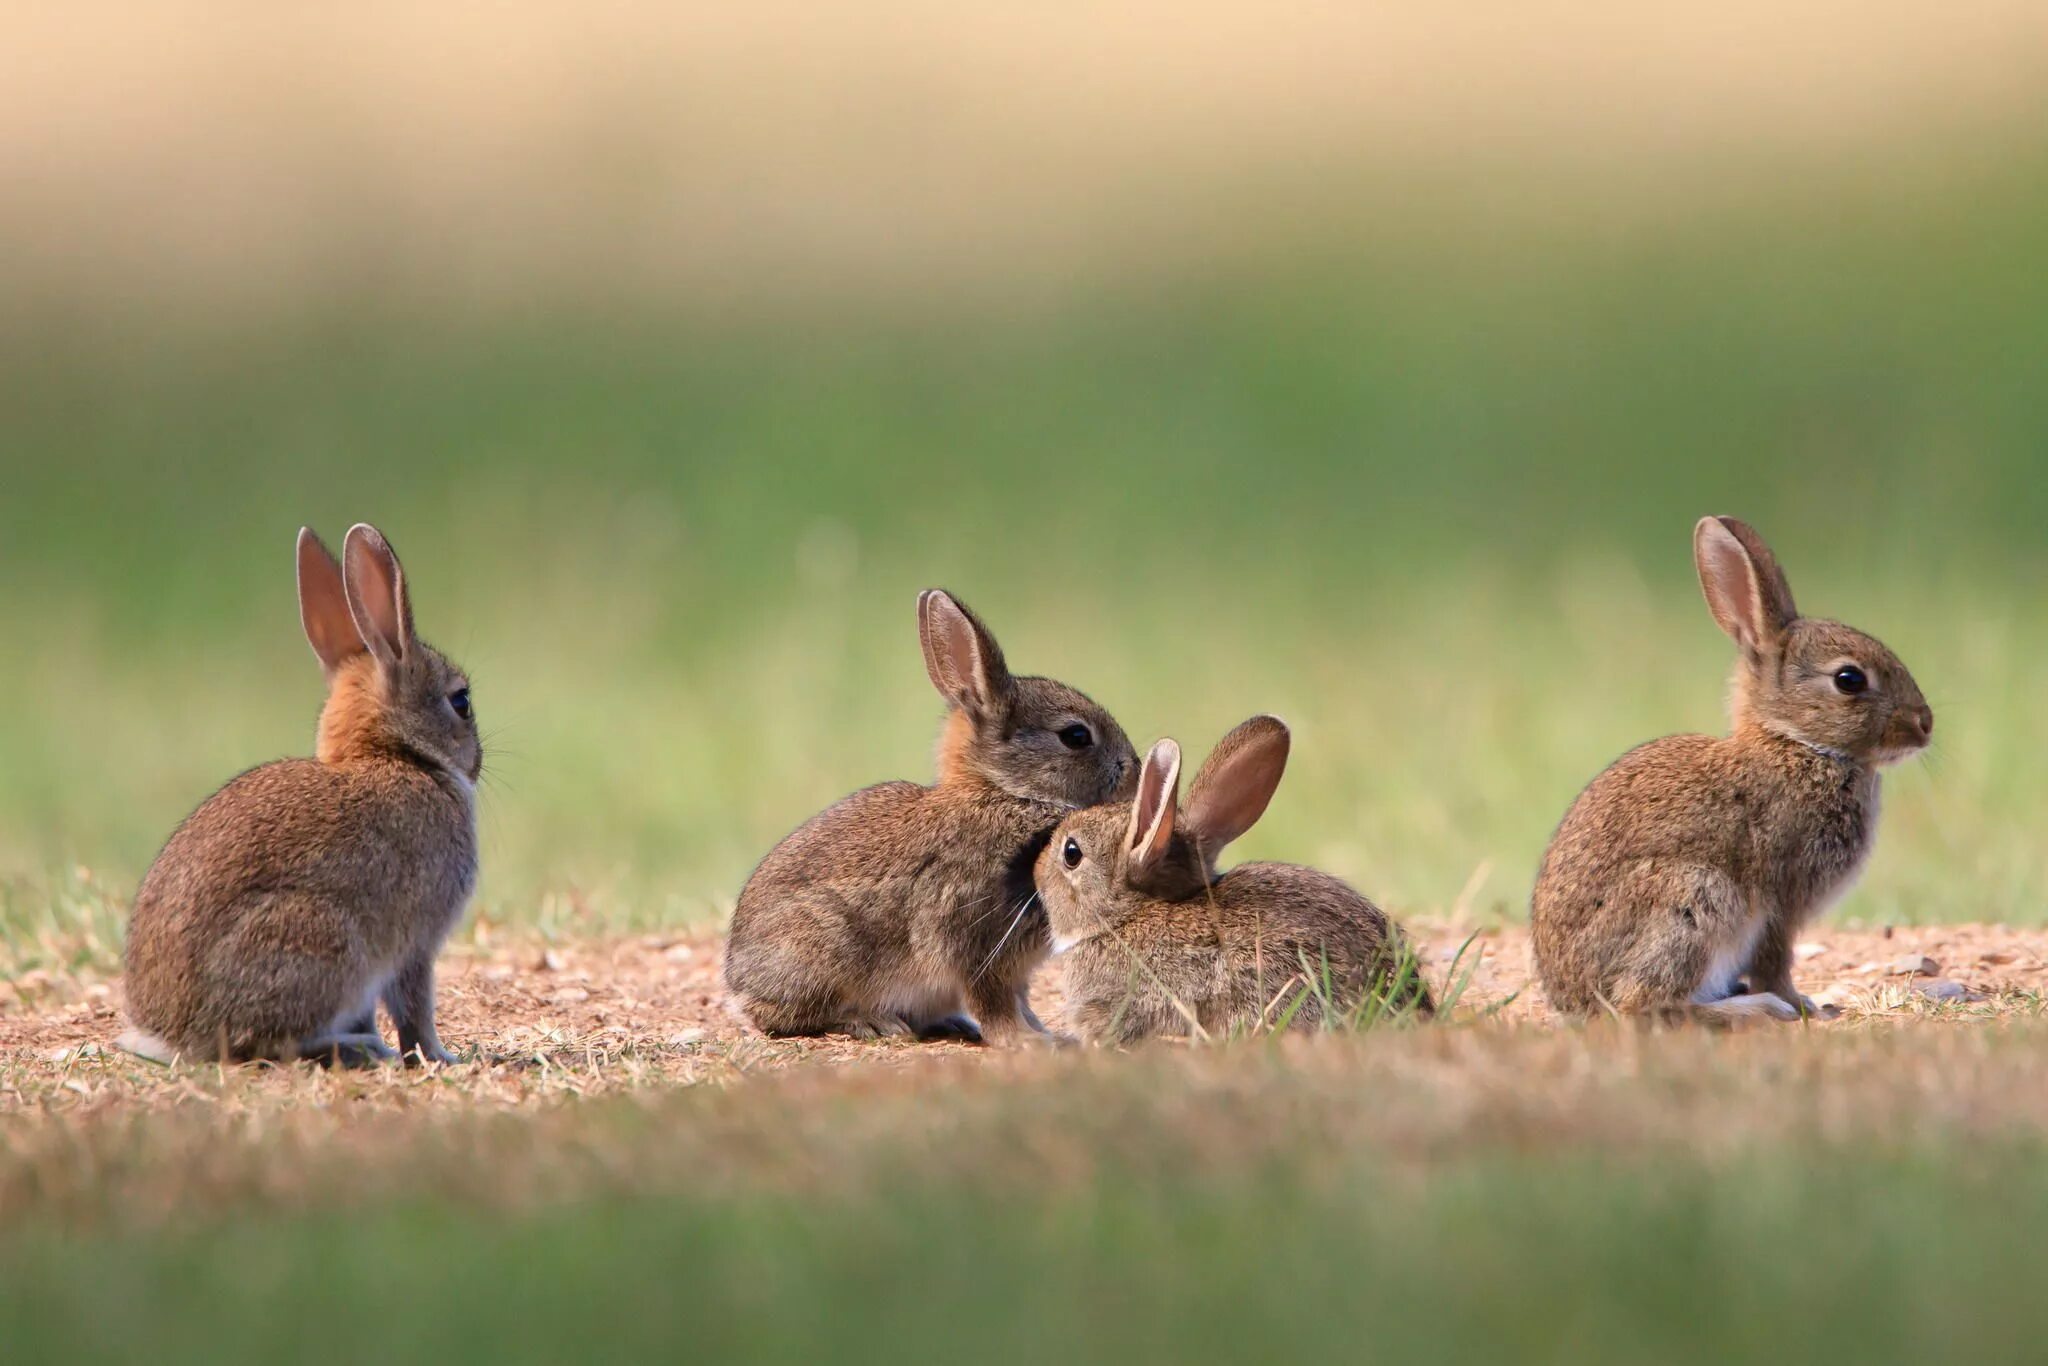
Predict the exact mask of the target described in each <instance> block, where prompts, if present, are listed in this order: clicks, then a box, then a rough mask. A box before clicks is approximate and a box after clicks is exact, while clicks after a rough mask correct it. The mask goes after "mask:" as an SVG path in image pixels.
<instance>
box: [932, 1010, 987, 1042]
mask: <svg viewBox="0 0 2048 1366" xmlns="http://www.w3.org/2000/svg"><path fill="white" fill-rule="evenodd" d="M917 1037H918V1038H920V1039H922V1040H924V1041H925V1042H926V1043H980V1042H981V1026H980V1025H978V1024H976V1023H975V1022H974V1021H973V1019H971V1018H970V1017H968V1016H966V1015H962V1014H959V1013H958V1012H955V1013H954V1014H951V1015H941V1016H940V1017H939V1018H938V1019H936V1020H927V1021H926V1022H925V1023H924V1024H922V1025H919V1026H918V1030H917Z"/></svg>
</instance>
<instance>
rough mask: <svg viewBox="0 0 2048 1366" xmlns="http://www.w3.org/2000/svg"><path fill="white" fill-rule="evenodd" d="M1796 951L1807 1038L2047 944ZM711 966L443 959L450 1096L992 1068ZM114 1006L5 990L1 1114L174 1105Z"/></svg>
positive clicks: (1855, 937) (1890, 1012) (2024, 940)
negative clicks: (740, 1077) (784, 1014)
mask: <svg viewBox="0 0 2048 1366" xmlns="http://www.w3.org/2000/svg"><path fill="white" fill-rule="evenodd" d="M1468 937H1469V938H1470V944H1469V947H1466V948H1465V956H1464V958H1463V959H1462V960H1458V959H1457V955H1458V954H1459V951H1460V949H1461V946H1465V945H1466V941H1467V939H1468ZM1418 938H1419V939H1420V940H1421V942H1422V943H1423V944H1424V945H1425V946H1426V947H1425V953H1426V962H1427V963H1428V970H1429V972H1430V974H1431V975H1432V977H1433V978H1434V979H1435V981H1436V984H1437V985H1438V987H1439V991H1440V993H1441V991H1442V990H1443V989H1444V988H1446V987H1448V986H1449V985H1450V982H1449V978H1450V974H1451V973H1452V971H1453V968H1454V965H1455V967H1456V971H1457V972H1458V974H1459V976H1461V977H1462V976H1464V974H1465V973H1466V971H1467V970H1468V969H1469V970H1470V977H1469V982H1468V984H1467V985H1466V987H1465V989H1464V990H1463V992H1462V993H1461V994H1460V995H1459V997H1458V1000H1457V1004H1456V1010H1455V1012H1454V1018H1462V1019H1466V1020H1473V1019H1476V1018H1482V1017H1483V1020H1484V1024H1485V1027H1486V1028H1490V1029H1499V1028H1503V1027H1508V1028H1516V1029H1520V1030H1523V1031H1526V1030H1529V1029H1532V1028H1534V1029H1546V1028H1555V1027H1557V1023H1558V1022H1557V1021H1556V1020H1555V1018H1554V1017H1553V1016H1552V1014H1551V1012H1550V1011H1549V1009H1548V1007H1547V1006H1546V1005H1545V1004H1544V1003H1543V1000H1542V993H1541V991H1540V989H1538V988H1537V987H1536V986H1535V985H1534V983H1533V981H1532V973H1531V968H1530V963H1529V951H1528V936H1527V932H1526V931H1525V930H1523V929H1521V928H1520V927H1507V928H1499V929H1491V930H1485V931H1480V932H1478V933H1477V934H1472V932H1470V931H1458V930H1453V929H1450V928H1446V927H1435V928H1430V927H1426V926H1425V927H1421V930H1420V933H1419V935H1418ZM1800 954H1801V960H1802V961H1801V963H1800V967H1799V973H1798V977H1799V982H1800V984H1801V986H1802V987H1803V988H1804V989H1805V990H1806V991H1807V992H1808V993H1809V994H1810V995H1812V996H1813V997H1814V998H1815V999H1816V1000H1818V1001H1821V1002H1822V1003H1824V1004H1825V1003H1832V1004H1834V1005H1837V1006H1839V1007H1840V1008H1841V1011H1842V1015H1841V1018H1840V1019H1839V1020H1835V1021H1831V1022H1828V1023H1825V1024H1818V1025H1815V1026H1812V1027H1813V1028H1818V1029H1825V1030H1831V1031H1860V1030H1868V1029H1873V1028H1884V1027H1887V1026H1891V1025H1896V1024H1899V1023H1902V1022H1906V1021H1916V1022H1923V1021H1924V1022H1928V1023H1948V1024H1959V1023H1972V1022H1976V1023H1988V1022H1997V1021H2001V1020H2007V1019H2018V1018H2032V1017H2036V1016H2038V1015H2040V1014H2041V1013H2042V1011H2043V1007H2044V1001H2048V936H2044V935H2042V934H2041V933H2038V932H2027V931H2019V930H2014V929H2009V928H2006V927H2002V926H1996V925H1957V926H1931V927H1923V928H1902V929H1896V930H1865V929H1849V928H1841V927H1834V926H1828V927H1824V928H1823V929H1822V930H1821V932H1819V933H1817V934H1816V935H1815V936H1813V937H1812V938H1811V939H1810V940H1809V941H1807V942H1806V943H1804V944H1803V945H1802V946H1801V949H1800ZM719 968H720V942H719V939H718V937H717V935H716V934H715V933H712V932H710V931H696V932H691V933H684V934H668V935H642V936H634V937H630V938H618V939H610V940H583V941H569V942H558V943H553V944H548V943H544V942H542V941H541V940H539V939H537V938H523V937H522V938H516V939H515V938H506V937H500V938H498V939H496V940H495V941H492V940H486V942H484V943H481V944H472V945H463V946H459V947H455V948H452V949H451V950H450V951H449V952H448V954H447V955H446V956H445V957H444V959H443V976H442V990H441V1033H442V1036H443V1037H444V1038H445V1039H446V1040H448V1041H449V1043H450V1046H451V1047H452V1048H454V1049H456V1050H459V1051H461V1052H463V1053H465V1054H472V1055H475V1056H479V1057H481V1058H483V1059H486V1060H487V1062H485V1063H484V1064H483V1065H481V1066H475V1065H473V1066H471V1067H469V1068H465V1069H463V1070H465V1071H468V1072H470V1073H471V1076H470V1078H469V1081H470V1083H471V1084H469V1085H466V1086H464V1087H462V1088H460V1090H461V1092H462V1093H463V1094H465V1095H475V1094H477V1093H479V1092H481V1093H483V1094H485V1095H487V1096H489V1097H491V1098H494V1099H495V1100H497V1101H498V1102H500V1103H503V1104H509V1105H517V1104H520V1103H522V1102H524V1101H527V1100H530V1099H533V1098H535V1097H538V1096H543V1095H550V1094H561V1093H565V1092H574V1093H577V1094H589V1093H595V1092H605V1091H611V1090H617V1089H636V1088H643V1087H647V1086H651V1085H676V1084H690V1083H694V1082H701V1081H707V1080H720V1079H722V1078H727V1077H730V1076H732V1075H735V1074H736V1073H737V1072H745V1071H754V1070H758V1069H761V1068H764V1067H766V1068H781V1067H784V1066H789V1065H795V1064H822V1065H826V1066H830V1067H835V1068H836V1067H869V1068H873V1067H884V1068H900V1067H904V1066H911V1065H917V1064H920V1063H922V1062H924V1061H927V1060H931V1059H935V1058H942V1057H954V1058H963V1057H983V1058H986V1057H988V1056H990V1052H991V1051H990V1050H983V1049H976V1048H972V1047H967V1046H962V1045H956V1044H917V1043H910V1042H896V1041H889V1042H881V1043H863V1042H856V1041H853V1040H849V1039H838V1038H828V1039H815V1040H771V1039H767V1038H764V1037H762V1036H760V1035H759V1034H758V1033H756V1032H755V1031H754V1030H752V1029H751V1028H750V1027H748V1026H747V1025H746V1024H745V1022H744V1021H743V1020H741V1019H739V1018H737V1017H736V1016H735V1015H734V1014H733V1013H732V1012H731V1010H730V1009H729V1006H728V1003H727V1000H726V997H725V993H724V991H723V988H722V986H721V982H720V973H719ZM119 992H120V988H119V983H118V981H110V980H106V979H104V978H100V977H97V976H96V975H94V974H92V973H90V972H86V973H81V974H79V975H76V976H73V975H66V974H51V973H47V972H40V971H38V972H29V973H26V974H23V975H21V976H20V977H18V978H16V979H14V980H13V981H11V982H10V981H0V1113H5V1112H8V1111H19V1110H22V1109H24V1108H27V1109H36V1108H44V1107H49V1106H53V1105H54V1106H56V1107H59V1108H69V1107H72V1106H78V1105H87V1106H89V1107H92V1108H98V1107H101V1106H106V1105H109V1104H113V1105H120V1104H123V1103H125V1102H127V1101H133V1100H144V1101H148V1100H152V1099H155V1100H162V1099H169V1098H175V1097H177V1096H179V1095H181V1094H184V1090H183V1088H184V1085H185V1082H184V1080H183V1079H182V1078H189V1076H190V1074H191V1072H192V1069H184V1070H183V1073H182V1074H181V1073H179V1072H170V1071H166V1070H165V1069H161V1068H155V1067H151V1066H148V1065H146V1064H141V1063H138V1062H136V1061H135V1060H133V1059H130V1058H127V1057H126V1056H125V1055H121V1054H118V1053H114V1052H112V1051H111V1044H112V1041H113V1039H114V1037H115V1035H116V1034H117V1033H119V1031H120V1028H121V1019H120V994H119ZM1035 996H1036V999H1037V1000H1038V1003H1039V1005H1040V1008H1041V1011H1042V1012H1043V1013H1044V1014H1045V1015H1046V1018H1047V1020H1048V1023H1050V1024H1052V1025H1053V1026H1054V1027H1055V1028H1057V1027H1058V1026H1059V1023H1060V1020H1061V1014H1062V1011H1061V1001H1060V998H1059V983H1058V972H1057V969H1056V967H1048V968H1047V969H1046V970H1044V971H1043V972H1042V973H1041V977H1040V981H1039V984H1038V988H1037V991H1036V992H1035ZM1788 1027H1789V1026H1788ZM204 1070H210V1069H204ZM245 1070H258V1069H245ZM300 1070H302V1071H303V1070H305V1069H303V1068H302V1069H300Z"/></svg>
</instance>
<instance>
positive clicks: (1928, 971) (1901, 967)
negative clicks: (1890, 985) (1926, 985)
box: [1890, 953, 1941, 977]
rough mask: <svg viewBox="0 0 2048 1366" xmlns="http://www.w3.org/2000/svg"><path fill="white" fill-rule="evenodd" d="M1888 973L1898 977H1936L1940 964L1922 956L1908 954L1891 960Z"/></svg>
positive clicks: (1938, 973) (1939, 971)
mask: <svg viewBox="0 0 2048 1366" xmlns="http://www.w3.org/2000/svg"><path fill="white" fill-rule="evenodd" d="M1890 971H1891V972H1892V973H1893V975H1895V976H1900V977H1938V976H1940V975H1941V964H1939V963H1937V962H1935V961H1934V960H1933V959H1932V958H1929V957H1927V956H1925V955H1924V954H1918V953H1909V954H1907V955H1906V956H1905V957H1904V958H1895V959H1893V960H1892V965H1891V969H1890Z"/></svg>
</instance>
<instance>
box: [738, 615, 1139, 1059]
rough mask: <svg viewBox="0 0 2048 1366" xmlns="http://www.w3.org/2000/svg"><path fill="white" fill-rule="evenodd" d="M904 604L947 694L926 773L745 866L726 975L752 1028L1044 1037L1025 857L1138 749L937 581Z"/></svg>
mask: <svg viewBox="0 0 2048 1366" xmlns="http://www.w3.org/2000/svg"><path fill="white" fill-rule="evenodd" d="M917 619H918V638H919V640H920V642H921V644H922V646H923V650H924V662H925V669H926V671H927V673H929V674H930V676H931V681H932V685H933V686H934V687H936V688H937V689H938V691H939V694H940V696H942V697H943V698H945V699H946V702H947V704H948V707H949V710H948V714H947V717H946V722H945V726H944V729H943V731H942V733H941V736H940V740H939V746H938V782H937V784H936V785H935V786H932V787H923V786H920V785H918V784H916V783H911V782H893V783H883V784H881V785H880V786H877V787H870V788H866V789H864V790H863V791H860V792H856V793H854V794H853V795H852V796H850V797H847V798H846V799H845V800H843V801H841V802H839V803H838V804H836V805H834V806H831V807H829V808H827V809H826V810H825V811H823V812H821V813H820V814H819V815H817V816H814V817H812V818H811V819H810V820H809V821H807V822H806V823H805V824H804V825H803V826H801V827H800V828H799V829H797V830H796V831H795V833H793V834H791V835H790V836H788V837H787V838H786V839H784V840H783V841H782V842H781V843H780V844H778V845H777V846H776V847H775V848H774V849H773V850H772V851H771V852H770V853H769V854H768V856H767V857H766V858H765V859H763V860H762V861H761V864H760V866H759V867H758V868H756V869H755V870H754V873H753V876H752V877H750V878H749V879H748V880H747V884H746V888H745V890H743V891H742V892H741V893H740V898H739V903H738V905H737V906H736V907H735V908H734V910H733V915H732V927H731V932H730V935H729V938H728V940H727V943H726V952H725V978H726V983H727V986H728V987H729V988H730V990H731V992H732V995H733V998H734V1001H735V1003H736V1004H737V1005H738V1006H739V1008H740V1009H741V1011H742V1012H743V1013H744V1014H745V1015H746V1016H747V1018H748V1019H750V1020H751V1021H752V1022H753V1023H754V1024H755V1026H757V1027H758V1028H760V1029H761V1030H762V1031H764V1032H765V1033H768V1034H771V1035H782V1036H788V1035H816V1034H828V1033H843V1034H851V1035H854V1036H856V1037H861V1038H874V1037H880V1036H887V1035H905V1034H907V1035H913V1036H916V1037H919V1038H924V1039H957V1040H962V1041H967V1042H984V1041H985V1042H989V1043H998V1042H1015V1041H1024V1040H1043V1039H1046V1038H1048V1037H1049V1036H1048V1035H1047V1034H1046V1031H1045V1027H1044V1025H1042V1024H1041V1023H1040V1022H1039V1019H1038V1017H1037V1016H1036V1015H1035V1014H1034V1013H1033V1012H1032V1009H1031V1003H1030V1000H1029V996H1028V989H1029V984H1030V978H1031V973H1032V971H1033V970H1034V969H1035V968H1036V967H1037V966H1038V964H1039V963H1041V962H1043V961H1044V959H1045V956H1046V949H1047V942H1048V941H1047V936H1046V927H1045V915H1044V912H1043V910H1042V909H1040V908H1039V906H1038V905H1037V899H1036V897H1035V896H1034V894H1033V891H1032V886H1031V866H1032V863H1033V861H1034V860H1035V859H1036V858H1037V856H1038V850H1039V849H1040V847H1041V846H1043V845H1044V843H1045V840H1046V838H1047V836H1048V835H1050V834H1051V832H1052V828H1053V827H1054V826H1055V825H1057V824H1058V823H1059V821H1060V818H1061V817H1062V816H1064V815H1065V814H1066V813H1067V812H1068V811H1070V810H1074V809H1077V808H1080V807H1084V806H1091V805H1093V804H1095V803H1097V802H1101V801H1107V800H1110V799H1112V798H1115V797H1117V796H1119V795H1125V796H1127V795H1129V793H1130V790H1131V786H1132V784H1133V783H1134V782H1135V781H1136V776H1137V754H1136V752H1135V751H1133V750H1132V748H1131V742H1130V740H1129V739H1128V738H1127V737H1126V736H1125V734H1124V732H1123V729H1122V728H1121V727H1120V726H1118V725H1117V723H1116V721H1115V720H1114V719H1113V718H1112V717H1111V716H1110V715H1109V713H1108V712H1106V711H1104V710H1103V709H1102V708H1101V707H1099V706H1097V705H1096V704H1095V703H1094V702H1091V701H1090V700H1089V699H1088V698H1086V697H1084V696H1082V695H1081V694H1080V693H1079V692H1076V691H1075V690H1074V689H1072V688H1070V687H1067V686H1066V685H1065V684H1062V683H1055V682H1053V681H1052V680H1050V679H1045V678H1020V677H1017V676H1014V675H1012V674H1011V673H1010V671H1009V669H1008V668H1007V667H1006V666H1005V665H1004V662H1003V653H1002V650H1001V649H1000V648H999V647H998V646H997V644H996V641H995V637H994V636H992V635H990V634H989V631H988V628H987V627H986V626H984V625H982V623H981V621H980V619H979V618H977V617H976V616H975V615H974V613H973V612H971V611H969V610H968V609H967V607H966V606H964V605H963V604H962V603H961V602H960V601H959V600H958V599H957V598H955V597H953V596H952V595H951V594H949V593H946V592H944V591H942V590H939V589H930V590H927V591H926V592H924V593H922V594H920V595H919V597H918V600H917Z"/></svg>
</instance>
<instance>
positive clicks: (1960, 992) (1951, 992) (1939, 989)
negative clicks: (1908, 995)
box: [1913, 977, 1984, 1001]
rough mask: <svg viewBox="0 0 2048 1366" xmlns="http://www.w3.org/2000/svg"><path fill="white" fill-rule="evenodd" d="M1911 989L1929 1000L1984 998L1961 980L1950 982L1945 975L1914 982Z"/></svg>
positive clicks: (1979, 999)
mask: <svg viewBox="0 0 2048 1366" xmlns="http://www.w3.org/2000/svg"><path fill="white" fill-rule="evenodd" d="M1913 990H1915V991H1917V992H1919V993H1920V994H1921V995H1922V996H1925V997H1926V998H1927V999H1928V1000H1930V1001H1981V1000H1983V999H1984V998H1983V997H1981V996H1979V995H1977V994H1976V993H1975V992H1973V991H1971V990H1970V989H1969V988H1968V987H1966V986H1964V985H1963V984H1962V983H1961V982H1951V981H1949V980H1948V979H1947V978H1945V977H1940V978H1936V979H1935V980H1934V981H1932V982H1915V983H1914V984H1913Z"/></svg>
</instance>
